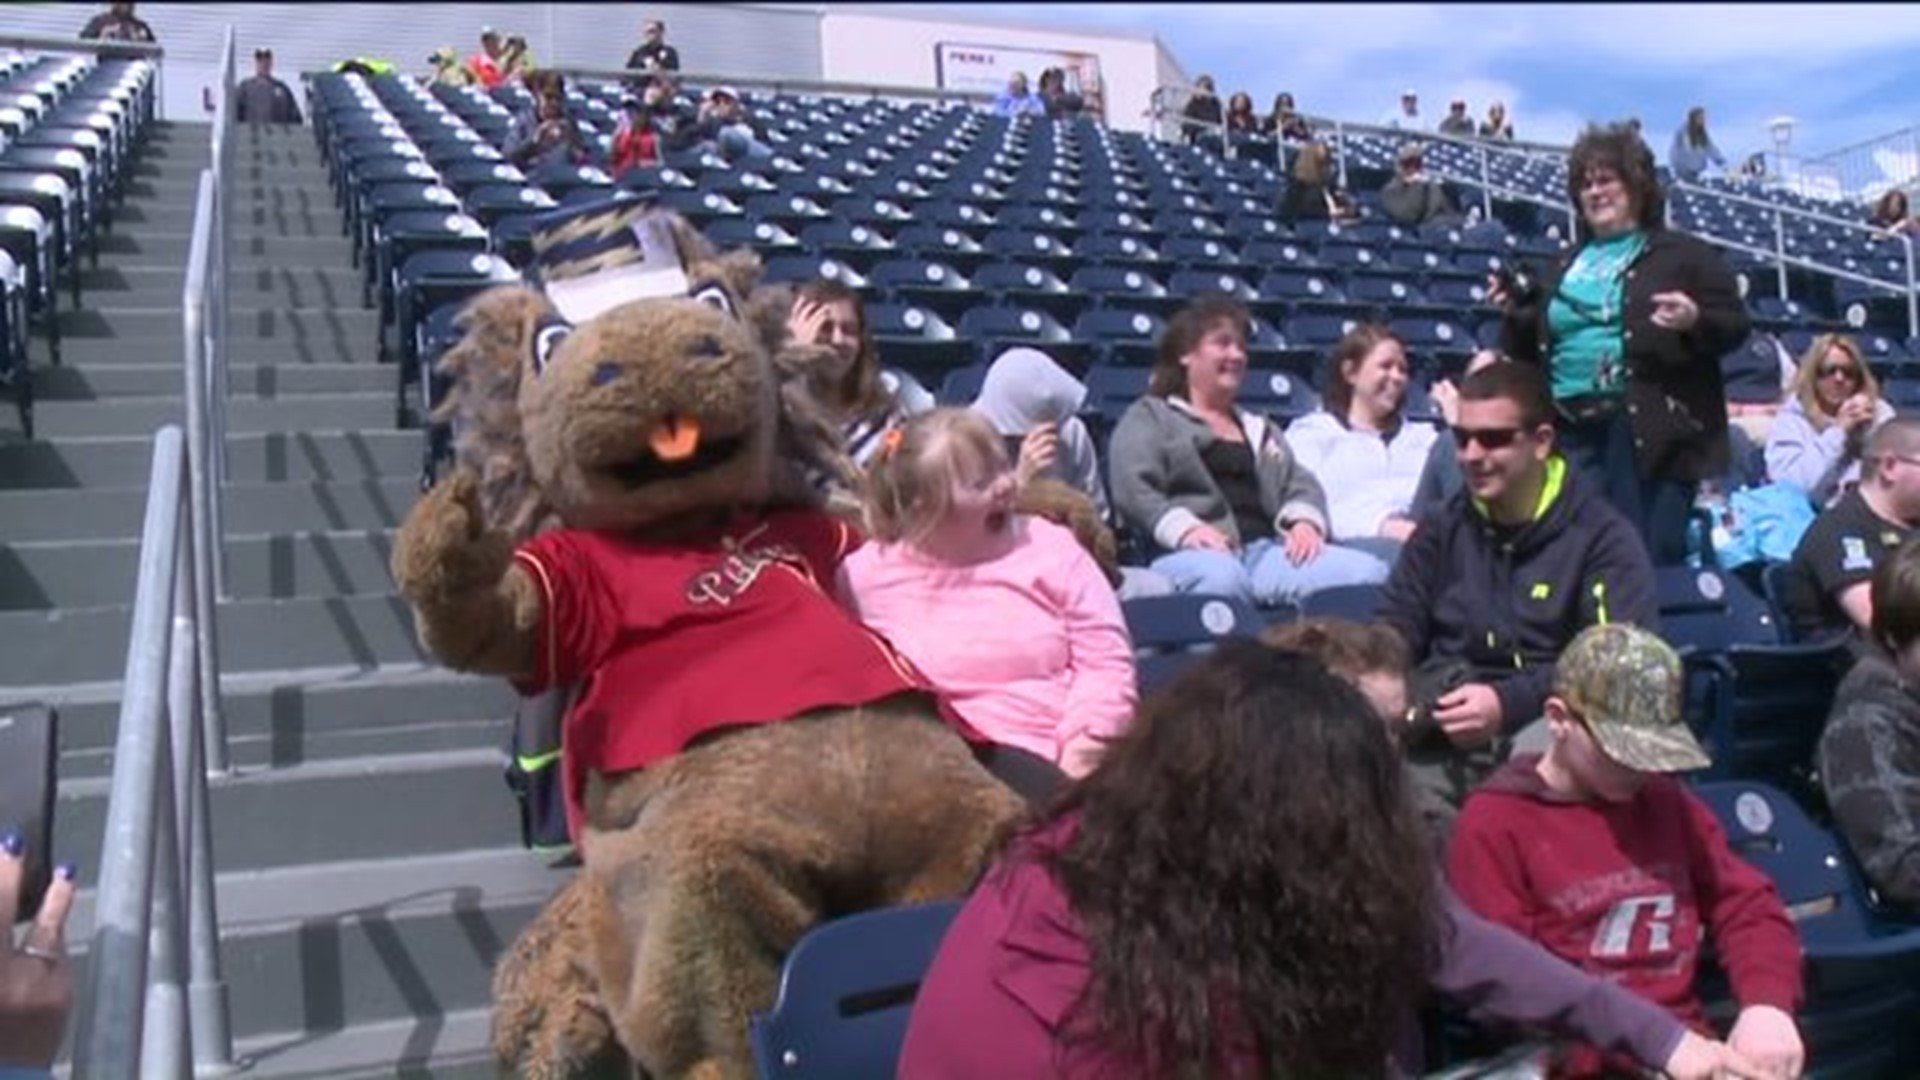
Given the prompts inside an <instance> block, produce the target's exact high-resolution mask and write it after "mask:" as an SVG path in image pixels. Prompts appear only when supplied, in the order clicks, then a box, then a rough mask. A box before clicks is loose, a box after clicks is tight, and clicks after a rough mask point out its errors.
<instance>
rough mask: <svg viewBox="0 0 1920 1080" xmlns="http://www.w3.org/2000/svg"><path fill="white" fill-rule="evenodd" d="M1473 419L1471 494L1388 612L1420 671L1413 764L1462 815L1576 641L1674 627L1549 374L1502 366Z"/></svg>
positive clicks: (1463, 417) (1466, 463)
mask: <svg viewBox="0 0 1920 1080" xmlns="http://www.w3.org/2000/svg"><path fill="white" fill-rule="evenodd" d="M1458 408H1459V420H1458V422H1457V423H1456V424H1455V425H1454V427H1453V429H1452V432H1451V434H1452V436H1453V444H1454V446H1455V447H1457V448H1458V451H1459V458H1460V470H1461V473H1462V474H1463V478H1464V480H1465V482H1466V483H1465V490H1464V491H1462V492H1460V493H1459V494H1457V495H1455V496H1454V497H1453V499H1452V500H1451V501H1450V502H1448V503H1447V504H1446V505H1445V506H1444V507H1443V508H1441V509H1440V510H1439V511H1436V512H1433V513H1430V514H1428V515H1427V516H1426V517H1424V518H1423V519H1421V522H1420V528H1419V529H1418V530H1416V531H1415V532H1414V534H1413V539H1411V540H1409V541H1408V542H1407V545H1406V547H1405V548H1403V549H1402V550H1401V552H1400V561H1399V562H1398V563H1397V564H1395V566H1394V568H1393V576H1392V578H1391V579H1389V580H1388V582H1387V587H1386V590H1385V593H1384V595H1383V596H1382V599H1381V605H1380V618H1381V619H1382V620H1383V621H1385V622H1386V623H1387V624H1388V625H1390V626H1392V627H1393V628H1394V629H1395V630H1397V631H1399V632H1400V636H1401V637H1402V638H1404V639H1405V640H1406V642H1407V649H1408V653H1409V655H1411V656H1412V658H1413V661H1414V663H1415V664H1416V665H1419V676H1418V678H1416V684H1417V692H1416V695H1415V699H1416V700H1415V705H1416V707H1418V708H1420V709H1421V711H1422V718H1423V722H1422V724H1421V727H1420V729H1419V730H1417V731H1415V732H1412V733H1410V734H1409V737H1408V758H1409V760H1410V761H1411V762H1412V763H1413V765H1414V767H1415V770H1416V772H1417V774H1418V775H1419V778H1420V781H1421V783H1423V784H1425V785H1427V786H1429V787H1431V788H1432V789H1433V790H1434V791H1436V792H1437V793H1438V794H1439V795H1440V796H1441V797H1442V798H1444V799H1446V800H1447V801H1448V802H1451V803H1453V804H1455V805H1458V804H1459V803H1460V801H1461V799H1463V798H1464V797H1465V794H1466V791H1467V789H1468V788H1470V787H1471V786H1472V785H1473V783H1474V782H1476V781H1477V780H1478V779H1479V778H1480V777H1482V776H1484V775H1486V773H1487V772H1489V771H1491V770H1492V768H1493V767H1494V765H1495V764H1496V763H1497V762H1498V761H1499V760H1500V759H1501V758H1502V757H1504V756H1505V755H1504V753H1503V747H1504V744H1505V742H1506V741H1507V740H1508V739H1509V738H1510V737H1511V736H1513V735H1514V734H1516V733H1518V732H1519V731H1520V729H1521V728H1523V727H1525V726H1526V725H1528V724H1531V723H1533V722H1534V721H1535V720H1537V719H1538V718H1539V717H1540V715H1541V708H1542V706H1543V705H1544V704H1545V702H1546V698H1547V689H1548V687H1549V686H1551V685H1552V682H1553V665H1554V659H1555V658H1556V657H1558V656H1559V655H1560V650H1561V649H1563V648H1565V647H1566V645H1567V643H1568V642H1569V641H1571V640H1573V636H1574V635H1575V634H1577V633H1579V632H1580V630H1581V629H1583V628H1584V627H1588V626H1592V625H1594V624H1596V623H1608V622H1620V621H1624V622H1633V623H1638V624H1639V625H1641V626H1655V625H1657V624H1658V622H1659V607H1658V605H1657V603H1656V600H1655V597H1654V584H1653V567H1652V565H1651V563H1650V562H1649V560H1648V558H1647V549H1646V547H1645V546H1644V545H1642V544H1641V542H1640V538H1639V537H1638V536H1637V535H1635V534H1634V531H1633V526H1632V525H1630V524H1628V523H1627V520H1626V519H1625V518H1623V517H1621V516H1620V513H1619V511H1617V510H1615V509H1613V507H1611V506H1609V505H1607V503H1606V500H1604V499H1602V498H1601V497H1600V494H1599V493H1598V492H1596V491H1593V490H1590V489H1589V488H1587V487H1586V486H1585V485H1584V484H1583V483H1582V480H1581V478H1580V476H1579V475H1578V474H1577V473H1575V472H1574V471H1573V470H1572V469H1570V468H1568V466H1567V463H1566V461H1565V459H1563V458H1562V457H1561V456H1560V454H1559V453H1558V452H1557V451H1556V450H1555V449H1554V432H1553V423H1552V420H1551V417H1552V415H1553V412H1552V409H1553V407H1552V405H1551V404H1550V403H1549V401H1548V398H1547V387H1546V380H1545V378H1544V377H1543V376H1542V375H1541V373H1540V370H1539V369H1538V368H1536V367H1533V366H1532V365H1530V364H1513V363H1502V364H1491V365H1488V366H1487V367H1484V368H1482V369H1481V370H1479V371H1477V372H1475V373H1473V374H1472V375H1469V376H1467V378H1466V380H1465V381H1464V382H1463V383H1462V384H1461V386H1460V401H1459V406H1458Z"/></svg>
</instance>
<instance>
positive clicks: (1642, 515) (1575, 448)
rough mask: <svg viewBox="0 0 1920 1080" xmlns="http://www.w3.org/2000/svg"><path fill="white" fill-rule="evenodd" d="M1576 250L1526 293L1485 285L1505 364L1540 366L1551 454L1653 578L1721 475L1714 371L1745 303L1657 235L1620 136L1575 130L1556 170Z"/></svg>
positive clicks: (1717, 275) (1658, 211)
mask: <svg viewBox="0 0 1920 1080" xmlns="http://www.w3.org/2000/svg"><path fill="white" fill-rule="evenodd" d="M1567 197H1568V199H1569V200H1570V201H1571V202H1572V203H1573V204H1574V205H1575V206H1576V207H1578V208H1579V224H1578V229H1577V236H1576V240H1577V246H1576V247H1575V248H1574V249H1573V251H1572V252H1570V253H1569V254H1567V255H1566V256H1565V257H1563V258H1562V259H1561V260H1560V261H1559V262H1558V263H1557V264H1555V265H1554V266H1552V267H1551V268H1549V269H1548V270H1547V272H1546V273H1544V274H1542V275H1541V276H1540V279H1539V281H1538V283H1537V284H1536V285H1534V286H1532V287H1526V288H1516V287H1512V286H1511V284H1510V279H1508V278H1505V277H1502V276H1500V275H1495V276H1494V277H1493V278H1491V279H1489V281H1488V289H1487V291H1488V300H1489V302H1491V303H1492V304H1493V305H1494V306H1496V307H1499V308H1501V309H1503V311H1504V312H1505V320H1504V331H1505V335H1504V336H1505V348H1504V351H1505V353H1506V354H1507V356H1509V357H1510V358H1512V359H1514V360H1518V361H1521V362H1523V363H1534V364H1542V365H1544V366H1545V367H1546V369H1547V375H1548V378H1549V381H1550V382H1551V385H1552V387H1553V397H1554V405H1555V407H1556V409H1557V411H1558V412H1559V425H1558V427H1559V432H1560V435H1559V439H1558V442H1559V446H1560V449H1561V452H1562V453H1563V454H1565V456H1566V458H1567V461H1568V463H1569V464H1571V465H1572V466H1573V467H1574V468H1577V469H1580V470H1581V471H1583V472H1585V473H1587V474H1588V476H1589V478H1590V479H1591V481H1592V482H1593V483H1594V484H1596V485H1597V486H1598V487H1599V488H1600V490H1602V491H1604V492H1605V493H1606V496H1607V500H1608V501H1609V502H1611V503H1612V504H1613V505H1614V506H1615V507H1616V508H1617V509H1619V510H1620V512H1621V513H1623V514H1625V515H1626V517H1627V520H1629V521H1631V522H1633V523H1635V525H1637V526H1638V527H1639V530H1640V534H1641V536H1642V537H1644V538H1645V539H1646V541H1647V547H1648V550H1649V551H1650V552H1651V553H1652V555H1653V561H1654V564H1655V565H1656V566H1658V565H1668V564H1673V563H1678V562H1680V561H1682V560H1683V559H1684V558H1685V557H1686V531H1687V515H1688V513H1689V512H1690V511H1691V509H1692V506H1693V497H1694V492H1695V489H1696V488H1697V486H1698V485H1699V483H1700V482H1701V481H1702V480H1708V479H1713V478H1717V477H1720V476H1724V475H1725V474H1726V472H1727V464H1728V452H1727V400H1726V388H1725V384H1724V383H1723V381H1722V378H1721V374H1720V358H1721V357H1722V356H1724V355H1725V354H1727V353H1729V352H1731V351H1733V349H1735V348H1736V347H1738V346H1739V344H1740V343H1741V342H1742V341H1744V340H1746V337H1747V331H1748V329H1749V323H1748V319H1747V309H1746V304H1745V303H1743V302H1742V301H1741V299H1740V291H1739V288H1738V286H1737V285H1736V284H1735V282H1734V278H1733V275H1732V274H1731V273H1729V272H1728V270H1727V267H1726V264H1725V263H1723V262H1721V260H1720V256H1719V255H1718V254H1716V253H1715V252H1714V250H1713V249H1712V248H1711V247H1708V246H1707V245H1706V244H1705V243H1704V242H1702V241H1700V240H1696V239H1694V238H1693V237H1691V236H1688V235H1686V234H1684V233H1679V232H1675V231H1673V230H1671V229H1668V228H1666V227H1665V224H1664V223H1665V220H1666V197H1665V195H1664V194H1663V193H1662V192H1661V190H1660V184H1659V181H1658V180H1657V179H1656V177H1655V175H1654V165H1653V153H1652V151H1650V150H1648V149H1647V146H1646V144H1645V143H1644V142H1642V141H1641V140H1640V138H1639V136H1637V135H1635V134H1633V133H1632V132H1631V131H1629V130H1628V129H1626V128H1624V127H1619V126H1614V127H1607V128H1588V129H1587V131H1586V133H1585V134H1583V135H1581V137H1580V139H1579V141H1577V142H1575V143H1574V145H1573V151H1572V153H1571V154H1570V155H1569V157H1568V162H1567Z"/></svg>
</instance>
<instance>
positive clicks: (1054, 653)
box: [840, 517, 1135, 776]
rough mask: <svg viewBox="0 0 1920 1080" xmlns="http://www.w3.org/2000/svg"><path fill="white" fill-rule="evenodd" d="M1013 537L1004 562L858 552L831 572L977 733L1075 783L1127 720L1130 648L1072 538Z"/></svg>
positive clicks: (1040, 528)
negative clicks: (958, 562)
mask: <svg viewBox="0 0 1920 1080" xmlns="http://www.w3.org/2000/svg"><path fill="white" fill-rule="evenodd" d="M1014 527H1015V528H1017V529H1019V530H1020V536H1019V539H1018V541H1017V542H1016V543H1015V544H1014V547H1013V549H1012V550H1011V551H1009V552H1007V553H1006V554H1005V555H1002V556H1000V557H999V558H997V559H992V560H990V561H988V562H983V563H976V564H974V565H971V566H953V565H950V564H946V563H939V562H935V561H933V560H931V559H928V558H927V557H926V556H924V555H921V554H920V553H919V552H917V551H915V550H914V549H912V548H911V547H909V546H908V545H906V544H881V543H868V544H866V545H865V546H863V547H861V548H860V549H859V550H857V551H855V552H854V553H853V554H851V555H849V556H847V558H846V561H845V562H843V563H842V564H841V576H840V591H841V594H842V597H843V599H844V600H845V602H846V605H847V607H848V609H849V610H851V611H852V612H853V613H854V614H855V615H857V616H858V617H859V618H860V620H861V621H863V622H865V623H866V624H867V625H868V626H870V627H872V628H873V629H874V630H876V631H878V632H879V633H880V634H881V635H883V636H885V637H886V638H887V640H888V641H890V642H892V643H893V646H894V648H896V649H899V650H900V651H901V653H903V654H905V656H906V658H907V659H908V660H911V661H913V663H914V666H916V667H918V668H919V669H920V671H921V672H922V673H923V674H925V675H926V677H927V678H928V680H930V681H931V682H932V683H933V685H934V686H936V687H938V688H939V689H940V691H941V692H942V693H943V694H945V695H946V697H947V700H948V702H949V703H950V704H951V705H952V706H953V708H954V709H955V710H956V711H957V712H959V714H960V716H961V717H962V718H963V719H965V720H966V722H967V723H968V724H970V725H972V726H973V727H974V728H976V729H977V730H978V731H979V732H980V734H982V735H984V736H986V737H987V738H989V739H991V740H993V741H994V742H996V743H1000V744H1002V745H1004V746H1012V747H1016V748H1018V749H1021V750H1026V751H1029V752H1031V753H1034V754H1038V755H1040V756H1041V757H1044V758H1046V759H1047V760H1048V761H1051V762H1054V763H1055V764H1057V765H1059V766H1060V767H1061V768H1062V769H1064V770H1066V772H1067V773H1068V774H1069V775H1071V776H1081V775H1084V774H1085V773H1086V772H1087V771H1088V770H1089V769H1091V768H1092V767H1093V760H1094V755H1095V754H1097V753H1098V751H1099V742H1100V740H1103V739H1106V738H1110V737H1112V736H1113V735H1115V734H1117V733H1118V732H1119V731H1120V730H1121V729H1122V728H1123V727H1125V726H1126V724H1127V722H1128V721H1129V720H1131V719H1132V717H1133V705H1134V698H1135V689H1134V675H1133V642H1132V639H1131V638H1129V637H1128V636H1127V626H1126V623H1125V621H1123V620H1122V618H1121V616H1120V602H1119V600H1118V599H1116V598H1115V596H1114V592H1113V587H1112V586H1111V585H1109V584H1107V579H1106V578H1105V577H1104V576H1103V575H1102V574H1101V573H1100V567H1099V565H1098V564H1097V563H1095V562H1094V561H1093V557H1092V556H1090V555H1088V554H1087V553H1086V551H1085V550H1084V549H1083V548H1081V546H1080V544H1079V542H1078V541H1076V540H1075V539H1074V537H1073V533H1072V532H1070V531H1068V530H1067V529H1065V528H1063V527H1061V526H1059V525H1055V524H1054V523H1053V522H1051V521H1047V520H1045V519H1042V518H1032V517H1019V518H1016V519H1015V526H1014Z"/></svg>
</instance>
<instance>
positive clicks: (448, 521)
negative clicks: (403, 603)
mask: <svg viewBox="0 0 1920 1080" xmlns="http://www.w3.org/2000/svg"><path fill="white" fill-rule="evenodd" d="M485 522H486V519H485V518H484V517H483V516H482V515H481V510H480V482H479V479H478V478H477V477H476V476H474V474H473V473H471V472H468V471H466V470H461V471H459V472H456V473H455V474H454V475H452V476H451V477H448V478H447V479H446V480H443V481H441V482H440V483H439V484H437V485H435V486H434V488H433V490H432V491H429V492H427V493H426V494H425V495H423V496H421V498H420V501H419V502H417V503H415V504H414V507H413V510H412V512H411V513H409V514H408V515H407V520H406V523H405V524H404V525H402V526H401V527H400V534H399V536H398V538H397V539H396V540H395V542H394V551H393V579H394V581H395V582H396V583H397V584H398V585H399V586H400V591H401V592H402V593H403V594H404V595H405V596H406V597H407V599H408V600H409V601H411V602H412V603H413V604H414V605H415V606H416V607H432V606H434V605H436V604H439V603H444V602H446V601H448V600H451V599H454V598H457V597H458V596H459V595H460V594H462V593H465V592H468V591H471V590H474V589H484V588H491V587H493V585H494V584H496V583H497V582H498V581H499V580H500V578H501V577H502V576H503V575H505V574H506V572H507V569H508V567H510V566H511V565H512V563H513V549H512V545H511V543H510V542H509V541H508V539H507V537H506V536H505V535H504V534H502V533H499V532H496V531H494V530H492V529H490V528H488V527H487V525H486V523H485Z"/></svg>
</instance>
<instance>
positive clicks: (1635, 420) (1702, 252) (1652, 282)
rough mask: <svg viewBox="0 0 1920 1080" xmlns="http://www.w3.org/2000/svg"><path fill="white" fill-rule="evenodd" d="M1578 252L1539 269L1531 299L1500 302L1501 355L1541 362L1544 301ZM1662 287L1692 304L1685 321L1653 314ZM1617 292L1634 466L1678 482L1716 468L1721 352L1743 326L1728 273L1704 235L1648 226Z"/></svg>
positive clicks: (1723, 397) (1735, 343) (1545, 339)
mask: <svg viewBox="0 0 1920 1080" xmlns="http://www.w3.org/2000/svg"><path fill="white" fill-rule="evenodd" d="M1578 252H1579V249H1577V248H1576V249H1575V250H1574V251H1571V252H1568V253H1567V254H1566V255H1565V256H1564V257H1562V258H1561V259H1560V261H1559V262H1558V263H1556V264H1555V265H1554V266H1553V267H1551V268H1550V269H1549V270H1548V271H1547V272H1546V273H1543V274H1541V275H1540V288H1539V291H1538V292H1537V294H1535V296H1533V297H1531V298H1529V301H1530V302H1528V303H1526V304H1519V303H1516V304H1515V305H1514V306H1513V307H1512V308H1511V309H1509V310H1508V312H1507V316H1506V319H1505V324H1504V326H1503V330H1504V331H1505V333H1504V339H1505V340H1504V345H1505V349H1506V353H1507V355H1508V356H1509V357H1511V358H1513V359H1515V360H1520V361H1525V362H1527V363H1533V364H1543V365H1549V364H1550V360H1549V354H1550V353H1551V351H1552V350H1551V349H1550V348H1549V347H1547V345H1548V343H1549V342H1550V341H1551V332H1550V331H1549V330H1548V328H1547V302H1548V301H1549V300H1551V299H1552V297H1553V294H1554V293H1555V292H1556V291H1557V290H1558V289H1559V287H1560V279H1561V277H1562V276H1563V275H1564V274H1565V273H1566V272H1567V267H1568V266H1570V265H1572V262H1573V258H1574V256H1575V255H1577V254H1578ZM1663 292H1683V293H1686V294H1687V295H1688V296H1689V297H1691V298H1692V299H1693V302H1694V303H1695V304H1696V305H1698V306H1699V308H1700V320H1699V321H1698V322H1696V323H1695V324H1694V326H1693V329H1691V330H1688V331H1686V332H1685V333H1676V332H1674V331H1672V330H1663V329H1661V328H1660V327H1658V326H1655V325H1654V324H1653V312H1654V304H1653V296H1654V294H1655V293H1663ZM1626 294H1627V310H1626V329H1625V335H1626V349H1627V355H1626V367H1627V410H1628V413H1629V415H1630V419H1631V421H1632V425H1633V446H1634V456H1635V458H1636V459H1637V461H1638V464H1639V467H1640V475H1641V476H1642V477H1644V478H1648V479H1654V478H1658V479H1663V480H1678V481H1682V482H1685V483H1698V482H1699V481H1701V480H1707V479H1712V478H1714V477H1718V476H1724V475H1725V474H1726V472H1727V467H1728V451H1727V391H1726V384H1725V382H1724V380H1723V379H1722V377H1721V374H1720V358H1721V357H1722V356H1725V355H1726V354H1727V353H1730V352H1732V351H1733V350H1734V349H1736V348H1738V347H1739V346H1740V344H1741V343H1742V342H1744V341H1745V340H1746V339H1747V333H1748V331H1749V329H1751V327H1750V324H1749V321H1748V319H1747V306H1746V303H1745V301H1743V300H1741V299H1740V288H1739V286H1738V284H1736V283H1735V281H1734V277H1733V274H1732V273H1731V272H1730V271H1729V270H1728V269H1727V267H1726V264H1725V263H1724V262H1722V261H1721V259H1720V256H1719V254H1718V253H1717V252H1715V251H1714V250H1713V248H1711V247H1709V246H1708V245H1707V244H1706V243H1705V242H1704V241H1701V240H1697V239H1695V238H1694V237H1691V236H1688V235H1686V234H1684V233H1677V232H1673V231H1672V230H1669V229H1655V230H1653V231H1652V232H1650V233H1648V234H1647V244H1646V247H1645V248H1644V249H1642V250H1641V252H1640V256H1639V257H1638V258H1636V259H1635V260H1634V261H1633V263H1632V264H1631V265H1629V266H1628V268H1627V283H1626Z"/></svg>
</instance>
